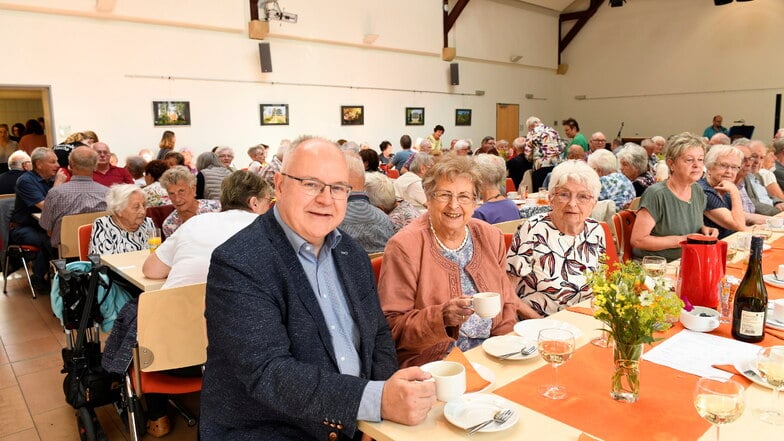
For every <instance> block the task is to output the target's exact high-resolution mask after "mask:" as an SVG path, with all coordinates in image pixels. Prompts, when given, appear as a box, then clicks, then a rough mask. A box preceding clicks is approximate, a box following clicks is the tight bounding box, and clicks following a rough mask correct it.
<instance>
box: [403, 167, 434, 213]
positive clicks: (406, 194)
mask: <svg viewBox="0 0 784 441" xmlns="http://www.w3.org/2000/svg"><path fill="white" fill-rule="evenodd" d="M432 166H433V157H432V156H430V155H429V154H427V153H417V155H416V156H415V157H414V160H413V161H411V169H410V170H409V171H410V173H406V174H404V175H400V177H399V178H397V179H395V194H396V195H397V197H398V198H399V199H402V200H404V201H408V202H410V203H411V205H413V206H414V208H416V209H417V210H419V211H422V212H423V211H425V210H427V207H426V205H425V204H426V202H427V196H426V195H425V190H424V189H423V188H422V178H423V177H424V176H425V173H426V172H427V171H428V170H429V169H430V167H432Z"/></svg>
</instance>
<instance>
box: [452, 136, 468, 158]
mask: <svg viewBox="0 0 784 441" xmlns="http://www.w3.org/2000/svg"><path fill="white" fill-rule="evenodd" d="M470 153H471V144H470V143H469V142H468V141H466V140H465V139H458V140H457V142H456V143H455V154H456V155H457V156H468V155H469V154H470Z"/></svg>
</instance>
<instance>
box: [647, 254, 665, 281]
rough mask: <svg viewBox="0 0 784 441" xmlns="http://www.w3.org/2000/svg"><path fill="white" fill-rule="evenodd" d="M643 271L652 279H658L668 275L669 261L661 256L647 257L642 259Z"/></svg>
mask: <svg viewBox="0 0 784 441" xmlns="http://www.w3.org/2000/svg"><path fill="white" fill-rule="evenodd" d="M642 269H643V270H645V275H647V276H648V277H650V278H651V279H658V278H660V277H663V276H664V274H665V273H667V259H665V258H664V257H660V256H645V257H643V258H642Z"/></svg>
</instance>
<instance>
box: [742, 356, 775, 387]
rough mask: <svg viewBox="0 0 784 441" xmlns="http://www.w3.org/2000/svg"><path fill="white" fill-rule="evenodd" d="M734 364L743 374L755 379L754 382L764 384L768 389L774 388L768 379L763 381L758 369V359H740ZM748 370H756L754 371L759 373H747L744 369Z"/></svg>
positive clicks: (752, 379)
mask: <svg viewBox="0 0 784 441" xmlns="http://www.w3.org/2000/svg"><path fill="white" fill-rule="evenodd" d="M733 366H735V369H736V370H737V371H738V372H740V374H741V375H743V376H744V377H746V378H748V379H749V380H751V381H753V382H754V383H756V384H759V385H760V386H763V387H767V388H768V389H773V386H771V385H770V384H768V382H767V381H762V380H761V378H762V376H761V375H760V373H759V370H758V369H757V360H756V359H751V360H746V361H738V362H736V363H735V364H734V365H733ZM747 370H751V371H754V373H756V374H757V375H748V374H746V373H745V372H744V371H747Z"/></svg>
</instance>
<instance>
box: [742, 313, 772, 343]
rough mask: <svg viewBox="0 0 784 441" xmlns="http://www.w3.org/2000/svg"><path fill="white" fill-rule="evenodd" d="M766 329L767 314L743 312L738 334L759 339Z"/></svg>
mask: <svg viewBox="0 0 784 441" xmlns="http://www.w3.org/2000/svg"><path fill="white" fill-rule="evenodd" d="M764 328H765V313H764V312H754V311H741V313H740V326H739V327H738V333H739V334H742V335H748V336H750V337H759V336H760V335H762V332H763V330H764Z"/></svg>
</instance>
